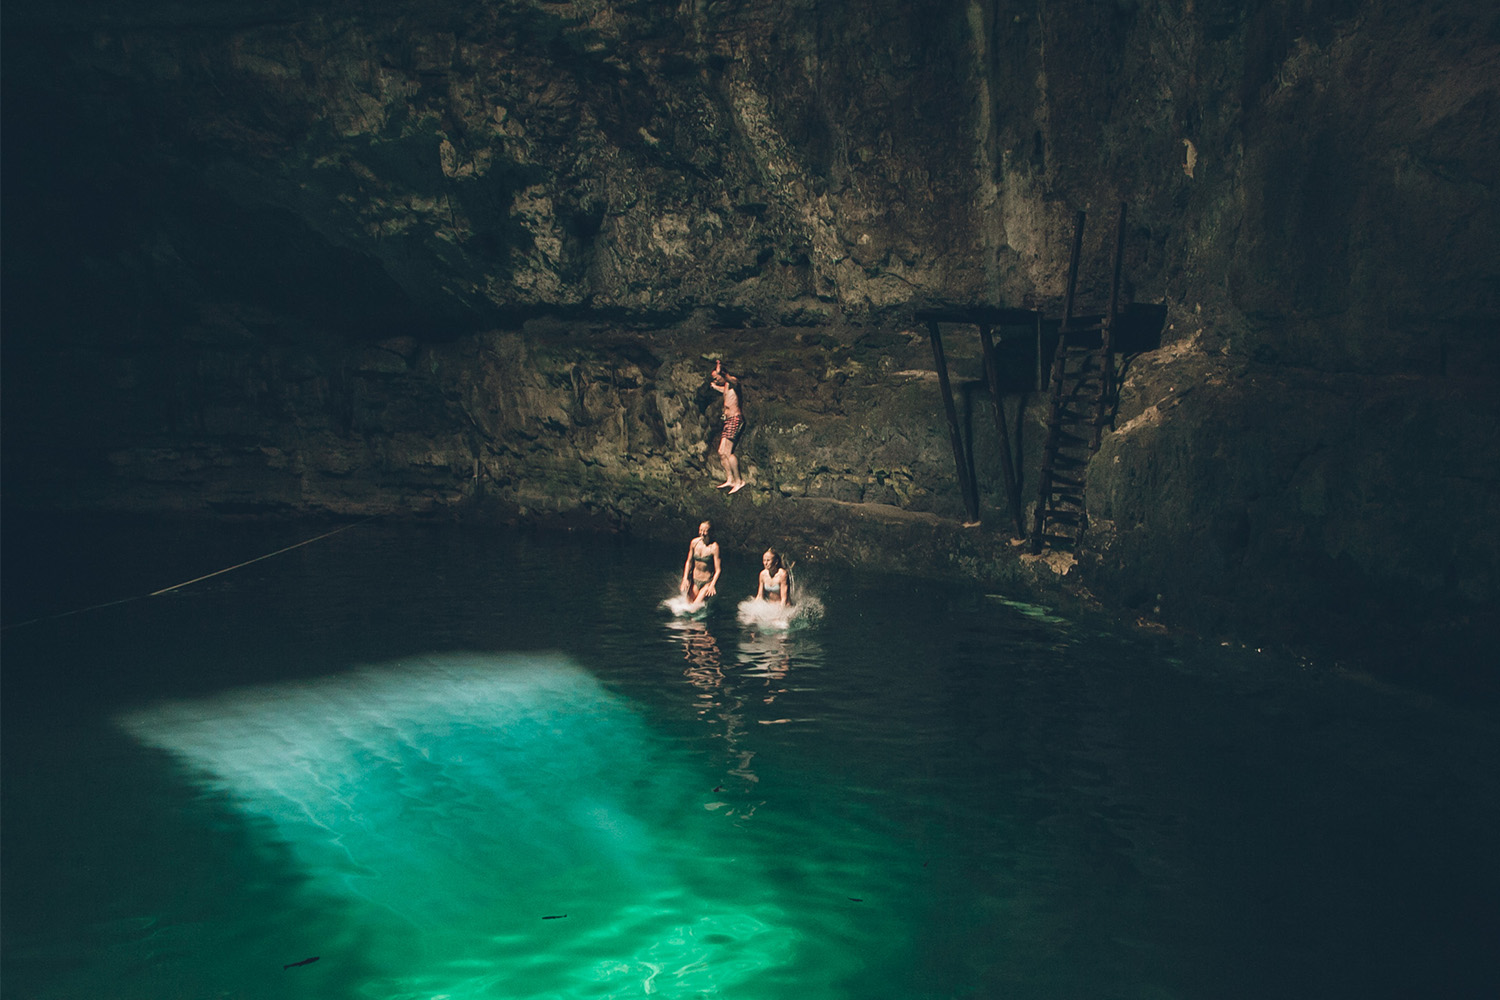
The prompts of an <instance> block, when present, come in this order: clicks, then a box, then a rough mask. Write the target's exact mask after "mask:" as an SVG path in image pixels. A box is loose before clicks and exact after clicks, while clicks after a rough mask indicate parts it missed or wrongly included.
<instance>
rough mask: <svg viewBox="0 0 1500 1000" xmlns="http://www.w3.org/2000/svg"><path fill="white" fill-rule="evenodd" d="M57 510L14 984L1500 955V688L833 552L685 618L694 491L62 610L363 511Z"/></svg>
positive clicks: (1381, 962) (7, 821)
mask: <svg viewBox="0 0 1500 1000" xmlns="http://www.w3.org/2000/svg"><path fill="white" fill-rule="evenodd" d="M44 527H45V528H46V529H47V530H44V531H41V532H39V533H36V534H32V535H29V536H27V537H26V538H25V539H23V540H17V539H18V537H19V536H16V535H12V536H11V537H10V538H8V540H7V552H6V564H5V573H6V580H5V621H6V624H7V626H8V627H7V629H6V631H5V633H4V670H5V674H4V683H5V687H4V702H3V709H4V729H3V737H4V754H3V761H4V784H3V793H4V853H3V865H4V871H3V875H4V883H3V895H0V905H3V909H4V913H3V917H4V920H3V925H0V927H3V933H4V938H3V945H4V962H3V966H0V977H3V981H0V986H3V992H4V995H5V996H6V997H7V998H9V997H35V998H40V1000H54V998H73V997H120V998H136V997H140V998H148V997H149V998H175V997H184V998H187V997H205V998H218V997H244V998H252V997H253V998H260V997H267V998H269V997H277V998H281V997H286V998H298V997H318V998H439V997H450V998H454V1000H460V998H481V997H484V998H573V997H578V998H584V997H635V996H661V997H701V996H722V997H733V998H745V1000H756V998H787V997H798V998H801V997H807V998H824V997H826V998H886V997H890V998H897V997H900V998H910V997H944V998H946V997H1038V998H1040V997H1048V998H1053V997H1130V998H1137V997H1139V998H1165V997H1290V996H1307V997H1313V996H1318V997H1330V996H1340V997H1341V996H1348V997H1371V996H1391V997H1397V996H1401V997H1410V996H1444V997H1467V996H1473V997H1481V996H1486V997H1487V996H1493V995H1496V994H1497V992H1500V990H1497V987H1500V970H1497V965H1496V957H1495V955H1496V951H1495V949H1494V947H1493V945H1494V941H1495V940H1497V939H1500V936H1497V933H1496V932H1497V930H1500V903H1497V900H1500V862H1497V860H1496V858H1495V856H1494V851H1493V847H1492V841H1493V840H1494V839H1495V836H1494V830H1495V829H1496V823H1497V820H1500V797H1497V788H1500V780H1497V776H1500V740H1497V739H1496V736H1497V732H1500V728H1497V726H1496V720H1495V718H1494V713H1493V710H1492V709H1491V708H1489V707H1486V706H1475V705H1455V704H1452V703H1450V702H1447V701H1444V700H1441V699H1438V698H1434V697H1429V696H1425V695H1422V694H1419V693H1414V692H1409V691H1403V690H1400V689H1396V688H1391V687H1388V686H1384V685H1381V684H1378V683H1375V682H1373V681H1370V680H1369V679H1367V678H1362V677H1360V676H1359V675H1357V674H1352V673H1348V672H1332V671H1329V670H1326V669H1322V668H1320V667H1317V666H1315V665H1309V664H1299V663H1294V662H1288V661H1284V660H1279V659H1277V658H1275V657H1272V656H1270V655H1266V654H1259V653H1257V652H1255V651H1254V650H1253V649H1242V648H1226V647H1219V646H1215V645H1211V644H1202V643H1197V642H1193V641H1190V640H1186V639H1178V638H1173V637H1167V636H1158V635H1152V634H1144V633H1140V632H1135V631H1131V630H1128V629H1125V628H1121V627H1118V626H1116V625H1114V624H1112V623H1110V622H1108V621H1107V620H1092V619H1082V618H1077V617H1069V616H1067V615H1062V614H1059V613H1056V612H1055V611H1053V610H1051V609H1047V608H1041V607H1034V606H1030V605H1027V604H1025V603H1023V602H1018V601H1015V600H1013V599H1010V598H1009V597H1007V596H1006V595H1001V594H987V593H984V592H983V591H980V590H975V589H972V588H949V587H937V586H933V585H931V584H925V583H921V582H918V581H911V580H901V579H890V578H876V577H869V576H863V575H859V574H853V573H834V572H831V571H823V572H820V571H819V569H818V567H816V566H805V565H804V566H801V567H799V570H800V571H801V572H800V574H799V577H800V578H799V583H800V584H801V586H802V588H803V591H804V593H805V595H806V596H807V597H808V598H810V600H808V601H807V602H806V604H805V607H807V608H809V609H812V610H811V612H804V613H803V614H802V615H800V616H796V617H794V618H793V619H792V620H790V621H778V620H775V618H774V617H771V618H768V617H766V616H764V615H760V616H757V615H756V614H754V613H752V609H748V608H741V607H740V600H741V599H742V598H744V597H746V596H748V595H750V594H752V593H753V592H754V580H755V571H756V569H758V564H757V561H756V560H755V559H754V558H753V556H743V557H742V556H733V557H732V558H731V559H730V560H729V562H728V564H727V566H726V569H725V575H724V579H723V581H722V585H721V590H722V591H723V593H722V595H721V596H720V597H719V598H718V599H716V601H715V602H714V603H713V604H712V605H711V606H710V608H709V609H708V611H707V612H706V613H705V614H702V615H699V616H694V617H689V618H680V617H677V616H675V615H673V614H672V613H671V612H670V610H669V609H667V608H666V607H664V606H663V601H664V600H665V599H666V598H668V597H669V596H671V594H672V593H673V592H674V580H675V576H676V574H677V573H678V572H679V571H680V568H681V560H682V551H683V550H684V549H685V547H686V544H687V541H688V539H689V538H690V537H691V536H692V534H693V530H694V528H695V525H685V526H684V528H685V530H684V533H683V539H682V545H680V546H660V545H654V544H648V543H644V542H630V541H619V540H609V539H604V540H601V539H595V538H585V537H579V536H547V535H527V534H519V533H507V532H503V531H496V530H490V529H474V528H464V527H458V526H451V525H450V526H435V525H429V526H410V525H408V526H397V525H389V524H383V523H380V522H375V523H371V524H367V525H362V526H359V527H357V528H353V529H351V530H349V531H346V532H343V533H341V534H339V535H337V536H334V537H332V538H329V539H326V540H324V541H321V542H318V543H316V544H314V545H309V546H306V547H303V548H299V549H296V550H294V551H292V552H289V553H286V554H283V555H281V556H277V557H275V558H274V559H268V560H264V561H262V562H257V563H254V564H252V565H250V566H247V567H245V568H243V569H240V570H237V571H235V572H233V573H228V574H224V575H221V576H217V577H213V578H211V579H209V580H205V581H203V582H201V583H198V584H195V585H193V586H191V587H189V588H186V589H184V590H182V591H179V592H176V593H173V594H167V595H163V596H160V597H154V598H149V599H143V600H132V601H126V602H124V603H120V604H112V605H109V606H107V607H102V608H98V609H96V610H92V611H89V612H86V613H82V614H76V615H69V616H66V617H60V618H51V617H44V618H42V619H41V620H37V621H32V619H33V618H35V617H36V616H38V615H47V614H51V613H53V612H56V611H60V610H65V609H70V608H75V607H82V606H85V605H89V604H95V603H102V602H105V601H110V600H113V599H116V598H120V597H128V596H133V595H138V594H143V593H148V592H150V591H152V590H156V589H159V588H160V587H163V586H165V585H168V584H173V583H177V582H180V581H183V580H187V579H190V578H192V577H195V576H199V575H201V574H203V573H207V572H211V571H212V570H215V569H219V568H221V567H223V566H228V565H232V564H234V563H237V562H241V561H243V560H245V559H249V558H252V557H254V556H256V555H260V554H262V553H264V552H269V551H272V550H274V549H277V548H280V547H282V546H284V545H287V544H290V543H291V542H293V541H297V540H300V539H302V538H308V537H311V536H313V535H315V534H318V533H319V532H320V531H321V530H324V529H320V528H316V527H301V528H299V527H292V526H282V527H276V528H272V527H260V528H237V529H219V530H210V529H206V528H201V527H199V528H180V529H176V530H168V529H167V528H166V527H165V526H132V527H131V528H130V530H128V531H123V532H122V531H119V530H103V529H96V530H94V531H86V530H82V529H80V527H79V526H77V525H70V526H67V529H66V530H63V528H62V526H60V525H55V524H54V525H49V526H44ZM813 612H815V613H813ZM22 623H26V624H22ZM313 957H316V958H317V961H315V962H309V963H306V964H301V965H293V964H292V963H298V962H302V961H303V960H305V959H309V958H313ZM288 966H290V967H288Z"/></svg>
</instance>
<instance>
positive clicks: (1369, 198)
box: [3, 0, 1500, 633]
mask: <svg viewBox="0 0 1500 1000" xmlns="http://www.w3.org/2000/svg"><path fill="white" fill-rule="evenodd" d="M6 20H7V24H6V32H5V36H4V63H3V72H4V94H5V97H4V100H5V105H4V121H5V138H6V141H5V143H4V147H3V155H4V182H5V183H4V198H5V230H4V238H5V254H4V269H5V273H4V280H5V293H6V294H5V341H4V350H5V365H4V378H5V386H4V388H5V396H4V398H5V420H4V434H5V441H4V445H5V447H4V460H5V491H6V498H7V501H8V502H11V503H18V504H20V503H25V504H41V505H52V506H56V505H63V506H89V507H92V506H111V507H121V506H124V507H131V508H139V509H162V508H172V509H188V510H209V511H219V512H261V513H266V512H286V513H294V512H295V513H303V512H319V511H333V512H341V513H352V512H360V511H410V510H422V511H433V510H444V511H447V510H452V511H459V510H462V511H492V512H496V513H500V514H502V515H504V516H507V517H521V516H538V515H542V514H546V515H549V516H567V517H575V518H584V519H588V520H597V521H598V522H599V523H603V524H610V525H614V526H620V525H626V524H629V525H631V526H634V527H636V528H638V529H640V530H662V531H669V530H670V531H674V532H677V533H680V530H681V529H680V525H681V523H682V522H683V520H684V519H686V520H688V521H691V520H692V519H694V518H696V517H698V516H700V512H703V511H717V512H719V514H720V515H721V516H722V517H723V518H727V519H728V520H729V523H731V524H737V525H738V526H739V527H740V529H741V531H742V533H743V534H744V535H745V536H747V539H746V544H747V545H749V544H758V542H752V541H750V539H749V537H748V536H751V535H756V536H760V535H765V534H768V533H775V534H777V535H778V536H785V535H788V534H790V535H791V536H792V537H793V538H794V539H796V540H797V541H798V542H799V543H800V544H802V545H803V546H805V547H806V548H808V549H809V550H811V551H813V552H814V553H818V552H822V553H825V554H826V557H828V558H834V557H843V558H854V559H859V560H863V561H868V562H874V563H877V564H879V565H882V566H887V567H889V568H906V569H913V570H917V571H920V572H932V573H946V574H959V575H967V576H972V577H979V578H985V579H992V580H1007V579H1018V580H1019V579H1021V578H1027V579H1030V578H1031V577H1032V576H1034V575H1035V574H1041V576H1039V577H1036V578H1037V579H1041V578H1044V577H1045V571H1043V570H1040V569H1037V568H1035V567H1028V566H1027V564H1024V563H1021V562H1019V561H1018V560H1017V559H1016V558H1015V557H1014V552H1013V550H1012V548H1011V547H1010V546H1009V545H1008V544H1007V542H1006V539H1005V537H1004V536H1005V532H1004V530H1003V525H1004V523H1005V517H1004V516H1003V513H1004V512H1003V510H1002V509H1001V507H1000V506H999V505H998V502H997V501H995V500H994V499H993V498H995V497H997V496H998V495H999V491H998V489H997V488H996V484H995V482H994V479H995V478H996V474H995V473H994V472H993V471H992V470H994V468H995V464H996V463H995V461H994V459H995V458H996V456H997V452H996V450H995V441H994V437H993V432H992V431H989V430H987V428H991V427H992V426H993V424H992V422H991V418H990V414H991V413H992V410H990V409H988V407H989V406H990V405H991V404H990V403H989V402H988V401H987V399H986V398H984V395H983V394H982V393H978V394H976V393H973V392H970V393H968V395H966V396H965V397H964V398H965V399H968V400H969V401H970V402H971V404H972V407H973V411H972V413H971V415H970V417H969V420H970V422H971V423H972V426H973V428H974V429H975V434H976V449H977V451H978V457H979V465H980V468H981V474H982V477H984V479H985V483H984V485H985V487H986V489H985V491H984V493H985V496H986V498H987V499H986V506H987V511H986V523H987V525H990V524H992V525H994V526H995V527H994V529H993V531H991V529H989V528H986V529H983V530H981V531H980V532H978V533H974V532H970V533H967V534H965V533H963V532H962V531H961V530H959V529H958V528H957V527H956V522H957V520H958V519H959V518H960V517H961V511H962V507H961V504H960V503H959V500H958V497H957V492H956V483H955V481H954V475H953V470H952V454H951V450H950V449H949V445H948V441H947V430H946V426H945V423H944V420H943V417H942V411H941V408H940V404H939V402H938V398H937V393H936V388H935V382H934V377H933V373H932V369H933V363H932V358H931V354H930V353H929V352H928V350H927V345H926V341H925V333H924V331H923V330H922V329H921V327H919V326H916V325H914V324H913V321H912V314H913V311H914V310H915V309H917V308H919V307H923V306H952V305H964V304H972V303H990V304H998V305H1006V306H1021V307H1029V308H1037V309H1041V310H1044V311H1046V312H1048V313H1049V314H1051V315H1053V316H1056V315H1057V314H1058V313H1059V312H1060V300H1061V298H1062V294H1063V290H1064V285H1065V278H1066V270H1067V263H1068V260H1067V258H1068V250H1069V244H1070V240H1071V236H1072V219H1073V215H1074V213H1075V212H1076V211H1078V210H1087V211H1088V212H1089V226H1088V229H1087V230H1086V238H1085V242H1084V254H1083V267H1082V270H1081V275H1080V278H1081V282H1080V296H1079V308H1080V309H1082V310H1083V311H1093V310H1097V309H1099V308H1102V306H1103V303H1104V300H1105V295H1106V291H1107V287H1108V280H1109V259H1110V253H1111V249H1110V248H1111V245H1112V243H1113V238H1114V233H1113V225H1112V223H1113V216H1114V211H1115V207H1116V206H1117V205H1118V204H1120V203H1122V202H1123V203H1124V204H1125V205H1126V206H1127V208H1128V216H1127V218H1128V227H1127V232H1126V244H1125V245H1126V255H1125V259H1124V262H1123V264H1124V273H1125V275H1126V278H1127V292H1128V294H1129V295H1130V296H1131V297H1133V298H1134V299H1135V300H1137V301H1140V302H1159V303H1162V304H1163V305H1165V307H1166V308H1167V317H1168V318H1167V327H1166V329H1165V331H1164V340H1165V346H1163V347H1162V348H1161V349H1160V350H1158V351H1155V352H1152V353H1149V354H1145V355H1141V356H1140V357H1137V358H1134V359H1131V360H1130V364H1129V366H1128V368H1127V375H1128V379H1127V384H1126V386H1125V389H1124V391H1123V393H1122V398H1121V402H1120V412H1119V414H1118V419H1117V422H1116V426H1117V429H1116V431H1115V433H1114V434H1113V435H1110V436H1109V437H1107V439H1106V441H1105V444H1104V446H1103V448H1102V449H1101V451H1100V453H1099V455H1098V456H1097V457H1096V459H1095V460H1094V462H1093V465H1092V466H1091V468H1090V472H1089V500H1088V502H1089V507H1090V517H1091V522H1092V525H1093V527H1092V528H1091V535H1090V538H1089V541H1088V545H1087V547H1086V551H1085V552H1084V553H1083V554H1082V556H1081V561H1080V563H1079V566H1078V568H1077V569H1075V570H1073V572H1072V573H1070V574H1069V578H1068V580H1069V582H1070V583H1072V582H1075V581H1078V580H1080V579H1081V580H1082V581H1083V582H1084V584H1086V585H1087V586H1088V587H1089V588H1090V589H1092V590H1093V591H1094V592H1095V593H1096V594H1097V595H1098V596H1099V597H1101V598H1103V599H1105V600H1106V601H1108V602H1110V603H1112V604H1116V605H1123V606H1128V607H1131V608H1138V609H1140V610H1141V611H1143V612H1147V613H1156V612H1155V609H1157V608H1160V609H1161V610H1160V612H1159V614H1160V615H1161V616H1163V617H1165V618H1168V619H1171V620H1177V621H1184V622H1192V623H1198V624H1207V625H1213V626H1221V625H1222V626H1226V627H1238V628H1246V627H1248V628H1257V627H1264V626H1265V625H1266V624H1267V623H1272V622H1285V621H1288V620H1289V619H1298V620H1301V621H1303V622H1304V624H1303V627H1302V631H1303V632H1304V633H1315V632H1316V631H1317V630H1318V627H1319V623H1320V622H1321V621H1323V620H1325V618H1326V615H1325V614H1324V612H1320V611H1319V610H1317V609H1319V608H1322V609H1324V611H1325V612H1326V609H1327V607H1328V600H1327V597H1328V594H1329V593H1330V592H1333V593H1337V594H1339V595H1342V596H1341V601H1342V602H1343V607H1342V610H1340V612H1339V613H1340V614H1342V615H1343V616H1344V618H1346V619H1347V620H1348V621H1350V622H1357V621H1358V620H1359V619H1360V618H1362V617H1363V610H1364V609H1365V608H1367V607H1369V606H1370V602H1371V601H1376V600H1378V601H1380V602H1382V603H1381V607H1385V608H1391V609H1402V608H1408V609H1410V613H1404V614H1402V615H1400V616H1398V617H1401V618H1403V619H1405V620H1411V621H1423V622H1428V621H1433V620H1435V619H1434V618H1433V615H1432V614H1431V612H1432V611H1433V609H1435V608H1441V609H1446V610H1447V612H1449V613H1445V614H1444V615H1442V616H1441V617H1442V620H1443V621H1445V622H1453V621H1458V623H1459V624H1460V625H1461V624H1462V619H1463V617H1464V616H1466V615H1467V616H1470V617H1471V619H1472V618H1473V616H1477V615H1482V614H1485V613H1488V610H1492V609H1493V602H1494V601H1495V599H1496V583H1497V581H1496V578H1495V574H1496V565H1497V562H1500V560H1497V548H1500V546H1497V533H1496V531H1495V528H1494V525H1495V524H1496V523H1497V519H1500V475H1497V473H1496V471H1495V470H1496V469H1497V468H1500V462H1497V461H1496V458H1497V457H1500V456H1497V455H1496V450H1497V445H1496V434H1495V428H1496V425H1497V412H1496V404H1495V402H1494V400H1495V388H1496V383H1497V381H1500V349H1497V333H1496V325H1497V316H1500V303H1497V300H1496V290H1497V288H1500V274H1497V269H1500V253H1497V249H1500V247H1497V242H1500V241H1497V238H1496V236H1495V233H1496V231H1497V223H1500V218H1497V214H1500V213H1497V198H1496V192H1495V183H1494V165H1495V163H1496V162H1500V148H1497V143H1500V139H1497V135H1500V130H1497V129H1496V128H1495V122H1496V115H1497V113H1500V105H1497V101H1500V96H1497V95H1500V85H1497V83H1496V80H1497V79H1500V74H1497V73H1496V72H1495V70H1496V68H1497V65H1500V14H1497V12H1496V9H1495V8H1494V5H1493V4H1489V3H1481V2H1477V0H1474V2H1468V0H1446V2H1439V3H1430V2H1429V3H1418V2H1415V0H1411V2H1407V0H1377V2H1365V3H1353V2H1346V0H1302V2H1295V3H1294V2H1290V0H1265V2H1261V3H1256V4H1251V5H1248V6H1247V5H1243V4H1237V3H1228V2H1217V0H1210V2H1202V0H1197V2H1194V0H1186V2H1150V0H1130V2H1125V0H1119V2H1115V3H1102V4H1101V3H1092V2H1087V3H1086V2H1082V0H1078V2H1072V0H1067V2H1062V3H1056V2H1047V3H1040V2H1037V0H994V2H987V3H980V2H961V0H940V2H933V3H925V4H910V3H904V2H898V0H867V2H862V3H857V4H822V3H816V2H814V0H760V2H755V3H740V4H729V3H719V2H708V0H692V2H683V3H679V4H646V3H619V2H616V3H608V2H603V0H576V2H564V3H554V2H545V0H512V2H505V3H492V4H487V5H480V4H446V3H436V4H434V3H423V4H416V3H406V2H401V0H384V2H370V3H358V4H356V3H349V2H342V0H322V2H319V3H314V4H310V5H309V4H301V3H299V4H292V3H289V2H282V0H267V2H263V3H259V4H244V3H240V4H233V5H231V4H218V3H207V4H192V5H188V4H176V3H170V2H165V0H142V2H138V3H135V4H133V5H130V6H122V5H120V4H108V5H106V4H99V3H94V2H92V0H62V2H60V3H56V4H50V5H46V6H42V5H36V6H26V5H22V6H21V9H19V10H17V9H15V5H12V7H11V8H8V9H7V12H6ZM1002 333H1003V334H1004V333H1005V331H1002ZM1007 336H1009V337H1010V338H1011V339H1012V340H1014V341H1015V342H1016V343H1017V344H1018V345H1022V346H1024V343H1025V342H1026V334H1025V331H1011V332H1010V333H1009V334H1007ZM972 337H973V334H972V331H963V330H957V331H954V332H953V333H952V335H951V337H950V339H951V340H952V341H953V344H954V346H952V347H951V348H950V361H951V363H952V367H953V373H954V376H955V378H956V379H957V380H958V381H959V383H960V384H961V387H962V385H963V383H970V382H977V380H978V379H979V375H980V370H979V360H978V355H977V349H976V348H975V347H974V345H972V344H971V343H970V341H971V340H972ZM1007 342H1008V341H1007ZM718 355H722V356H724V357H726V359H728V361H729V363H730V364H731V366H732V367H735V368H737V369H738V370H740V371H742V372H744V373H745V376H746V379H747V382H746V387H747V395H748V397H749V399H748V402H749V406H750V412H751V420H752V425H751V429H750V431H749V432H748V434H747V437H746V438H745V440H744V441H743V442H742V449H741V450H742V452H743V453H744V455H745V459H746V462H747V465H748V467H749V469H750V473H751V480H752V484H753V486H752V489H750V490H748V491H746V492H745V493H743V494H740V495H738V496H737V497H735V498H734V500H733V501H732V502H731V501H728V500H726V499H725V498H724V497H723V496H722V495H720V494H716V493H714V492H713V491H712V490H711V489H710V488H709V487H710V486H711V483H710V482H709V477H710V476H711V475H712V472H713V471H714V470H713V467H712V463H711V461H710V460H709V458H708V453H709V451H710V448H709V443H708V439H709V437H710V435H711V432H712V425H713V420H714V413H713V409H712V406H711V402H712V394H705V391H704V388H703V375H704V372H705V371H706V368H707V366H708V365H709V362H708V360H707V359H708V358H709V357H711V356H718ZM1013 360H1015V367H1016V371H1015V372H1014V373H1013V375H1014V381H1013V384H1014V385H1016V386H1018V387H1019V386H1021V385H1024V384H1025V382H1026V377H1025V375H1026V373H1027V372H1029V369H1030V366H1031V365H1033V364H1034V359H1033V360H1031V361H1028V360H1026V359H1025V357H1024V356H1023V355H1016V356H1015V358H1013ZM1035 402H1036V400H1035V396H1034V394H1032V395H1031V396H1026V395H1024V394H1022V393H1020V392H1019V391H1018V392H1017V394H1015V395H1013V396H1011V397H1009V398H1008V399H1007V400H1006V405H1007V406H1008V407H1009V408H1010V410H1009V412H1010V413H1011V415H1012V417H1011V418H1012V425H1013V426H1016V425H1017V424H1018V425H1019V427H1020V428H1021V433H1022V445H1023V454H1022V459H1023V461H1022V463H1021V466H1022V470H1023V478H1024V477H1025V476H1027V475H1028V474H1029V475H1031V476H1033V477H1034V475H1035V458H1036V456H1035V446H1036V443H1037V441H1038V439H1039V436H1040V434H1039V425H1038V419H1039V417H1038V415H1037V409H1036V407H1035V405H1034V404H1035ZM902 546H905V547H906V548H907V551H903V550H902V548H901V547H902ZM1158 595H1160V596H1158ZM1289 609H1292V610H1295V609H1305V610H1296V612H1295V614H1292V613H1290V610H1289ZM1351 627H1352V626H1351Z"/></svg>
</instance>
